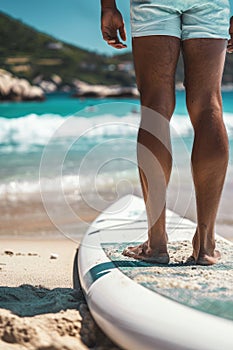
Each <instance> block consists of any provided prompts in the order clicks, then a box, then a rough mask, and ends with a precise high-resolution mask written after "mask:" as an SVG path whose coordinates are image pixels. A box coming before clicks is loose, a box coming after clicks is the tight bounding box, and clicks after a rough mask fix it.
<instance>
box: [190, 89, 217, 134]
mask: <svg viewBox="0 0 233 350" xmlns="http://www.w3.org/2000/svg"><path fill="white" fill-rule="evenodd" d="M186 105H187V109H188V113H189V116H190V119H191V122H192V124H193V127H194V130H196V129H198V126H199V124H200V123H201V124H202V126H203V123H205V122H206V123H207V124H208V127H209V128H211V125H212V124H214V125H217V124H223V120H222V98H221V93H220V91H218V92H215V93H213V92H210V93H203V94H200V96H197V97H195V96H189V95H188V94H187V97H186Z"/></svg>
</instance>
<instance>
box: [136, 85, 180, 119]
mask: <svg viewBox="0 0 233 350" xmlns="http://www.w3.org/2000/svg"><path fill="white" fill-rule="evenodd" d="M139 92H140V98H141V104H142V106H144V107H147V108H150V109H152V110H153V111H156V112H157V113H159V114H161V115H162V116H163V117H165V118H166V119H169V120H170V119H171V117H172V114H173V112H174V109H175V92H174V91H173V90H172V89H164V88H163V87H160V88H159V89H153V88H150V87H149V88H140V89H139Z"/></svg>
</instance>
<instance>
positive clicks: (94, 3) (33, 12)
mask: <svg viewBox="0 0 233 350" xmlns="http://www.w3.org/2000/svg"><path fill="white" fill-rule="evenodd" d="M230 1H231V4H232V9H233V0H230ZM116 2H117V5H118V8H119V9H120V11H121V12H122V14H123V17H124V20H125V23H126V30H127V35H128V36H127V45H128V49H126V51H128V50H131V40H130V23H129V22H130V20H129V18H130V14H129V4H130V0H117V1H116ZM0 10H1V11H3V12H5V13H7V14H9V15H11V16H13V17H15V18H17V19H21V20H22V21H23V22H24V23H26V24H29V25H31V26H33V27H34V28H36V29H38V30H40V31H42V32H45V33H48V34H51V35H53V36H55V37H57V38H58V39H60V40H64V41H66V42H68V43H72V44H75V45H77V46H79V47H82V48H85V49H88V50H91V51H95V52H98V53H105V54H110V55H111V54H115V53H122V52H123V50H119V51H118V50H114V49H113V48H111V47H109V46H108V45H107V44H106V43H105V42H104V41H103V39H102V36H101V32H100V0H1V3H0ZM126 51H125V52H126Z"/></svg>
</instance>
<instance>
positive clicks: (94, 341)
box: [0, 238, 233, 350]
mask: <svg viewBox="0 0 233 350" xmlns="http://www.w3.org/2000/svg"><path fill="white" fill-rule="evenodd" d="M77 247H78V242H74V241H72V240H71V239H68V238H67V239H66V238H60V239H59V238H57V239H45V238H41V239H26V238H21V239H19V238H18V239H17V238H10V239H7V240H6V239H0V281H1V285H0V350H11V349H12V350H14V349H16V350H18V349H20V350H23V349H30V350H31V349H32V350H34V349H37V350H79V349H96V350H119V347H118V346H116V345H114V344H113V343H112V342H111V340H109V339H108V338H107V337H106V336H105V335H104V334H103V333H102V331H101V330H100V329H99V328H98V326H97V325H96V323H95V322H94V320H93V318H92V316H91V314H90V312H89V310H88V307H87V304H86V302H85V299H84V297H83V294H82V291H81V289H80V288H79V289H78V290H74V289H73V288H72V269H73V259H74V256H75V253H76V249H77ZM220 248H224V247H220ZM190 249H191V247H190V244H188V243H185V242H184V243H183V244H181V245H179V247H178V246H177V243H176V244H174V243H173V244H171V246H170V250H171V251H170V253H171V260H172V261H173V263H176V260H177V259H178V261H181V260H183V259H184V256H186V255H187V254H189V253H190V252H189V250H190ZM172 250H173V252H172ZM112 253H113V252H112ZM117 254H119V251H117ZM224 254H225V253H224V251H223V260H222V263H223V262H224V261H225V260H226V259H225V256H224ZM231 254H233V253H231ZM121 258H122V259H124V258H125V257H123V256H121ZM125 259H127V258H125ZM231 262H232V259H231ZM184 269H185V271H184ZM173 270H174V267H172V266H170V267H167V268H166V267H159V266H154V267H153V268H151V267H150V276H151V279H152V280H151V281H149V282H150V284H151V283H152V282H154V281H155V282H156V284H157V287H160V285H159V284H158V283H162V282H163V286H162V287H163V289H164V290H165V291H166V290H169V288H171V287H173V288H177V283H178V282H179V283H181V284H180V285H179V288H183V289H185V290H189V289H190V290H197V291H198V290H199V285H200V283H203V282H204V280H205V281H206V278H207V277H208V279H212V282H213V286H215V287H218V286H219V283H220V284H222V283H223V282H224V285H225V290H226V291H227V289H226V288H228V287H229V288H228V293H229V291H230V292H231V293H232V290H231V289H232V288H231V282H232V270H226V271H220V272H219V273H218V274H217V275H216V274H214V275H213V274H212V273H213V271H212V270H213V268H203V267H197V268H196V267H195V268H192V267H191V266H186V267H185V266H182V271H183V273H185V274H189V275H190V274H192V276H193V277H192V280H191V281H190V279H189V285H188V286H187V281H185V279H184V278H182V281H181V280H180V281H179V280H177V276H173V273H175V271H173ZM200 270H201V271H202V270H203V275H201V274H200V272H201V271H200ZM162 272H163V274H164V273H165V274H166V272H168V275H169V278H166V279H165V280H164V281H162V280H161V273H162ZM176 273H177V271H176ZM229 274H230V279H229V276H228V275H229ZM207 275H208V276H207ZM148 277H149V276H147V278H148ZM173 277H175V280H174V278H173ZM130 278H132V276H130ZM133 278H135V279H136V280H137V279H142V278H144V276H141V275H140V273H139V272H137V271H136V270H135V269H134V276H133ZM213 278H214V279H213ZM139 282H140V281H139ZM147 282H148V281H147ZM165 282H166V283H165ZM164 283H165V285H164ZM171 283H172V286H171ZM173 283H176V285H175V286H174V285H173Z"/></svg>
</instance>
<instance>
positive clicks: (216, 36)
mask: <svg viewBox="0 0 233 350" xmlns="http://www.w3.org/2000/svg"><path fill="white" fill-rule="evenodd" d="M229 38H230V37H229V35H227V34H223V35H221V34H208V33H203V34H199V35H188V36H184V37H181V40H182V41H184V40H189V39H225V40H228V39H229Z"/></svg>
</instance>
